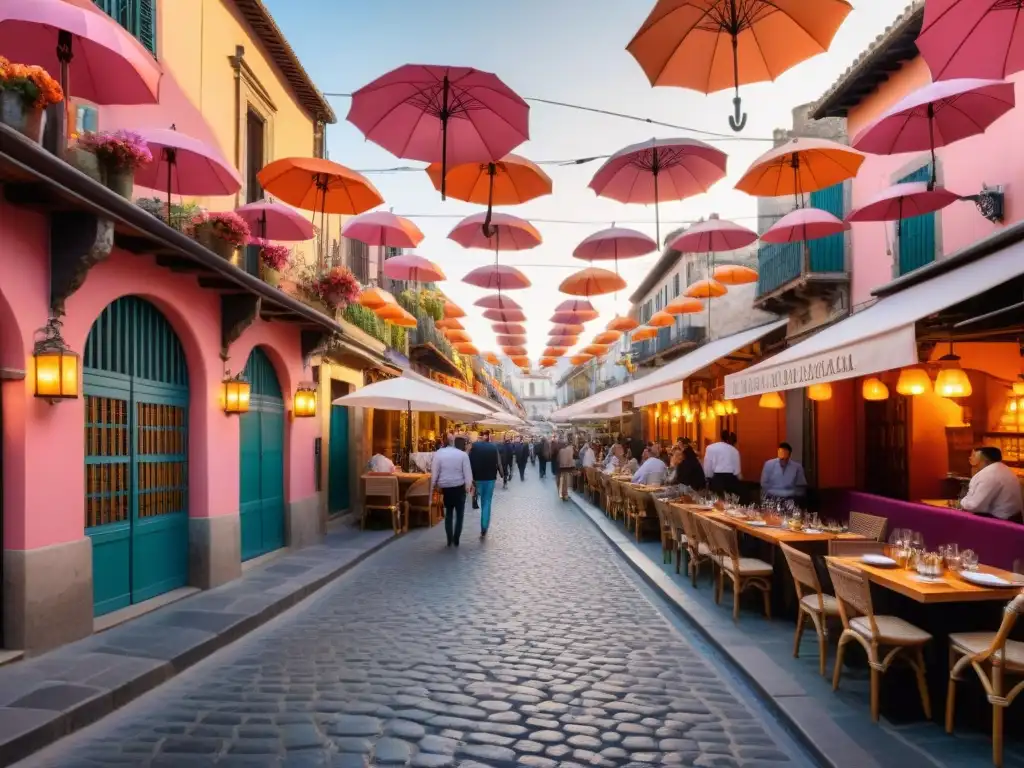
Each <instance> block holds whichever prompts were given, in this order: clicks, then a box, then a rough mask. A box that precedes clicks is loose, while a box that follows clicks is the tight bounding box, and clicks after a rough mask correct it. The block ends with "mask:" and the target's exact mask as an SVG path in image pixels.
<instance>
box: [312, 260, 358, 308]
mask: <svg viewBox="0 0 1024 768" xmlns="http://www.w3.org/2000/svg"><path fill="white" fill-rule="evenodd" d="M316 290H317V293H319V294H320V297H321V298H322V299H323V300H324V301H326V302H327V303H328V304H330V305H332V306H334V307H338V308H341V309H344V308H345V307H346V306H348V305H349V304H351V303H352V302H353V301H355V300H356V299H358V298H359V281H358V280H356V278H355V275H353V274H352V272H351V271H349V270H348V269H347V268H345V267H334V268H333V269H332V270H331V271H330V272H327V273H325V274H324V275H323V276H322V277H321V278H320V279H319V280H318V281H317V284H316Z"/></svg>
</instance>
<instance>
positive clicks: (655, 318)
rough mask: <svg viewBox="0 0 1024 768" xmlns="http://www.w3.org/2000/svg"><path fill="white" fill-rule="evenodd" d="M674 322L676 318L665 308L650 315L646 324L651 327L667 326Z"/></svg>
mask: <svg viewBox="0 0 1024 768" xmlns="http://www.w3.org/2000/svg"><path fill="white" fill-rule="evenodd" d="M675 322H676V319H675V318H674V317H672V315H670V314H669V313H668V312H666V311H665V310H661V311H660V312H655V313H654V314H653V315H651V319H650V320H648V321H647V324H648V325H649V326H651V327H652V328H668V327H669V326H671V325H673V324H675Z"/></svg>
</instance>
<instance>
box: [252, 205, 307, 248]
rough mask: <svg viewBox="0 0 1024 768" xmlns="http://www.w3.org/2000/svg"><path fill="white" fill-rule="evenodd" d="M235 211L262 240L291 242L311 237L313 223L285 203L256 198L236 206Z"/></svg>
mask: <svg viewBox="0 0 1024 768" xmlns="http://www.w3.org/2000/svg"><path fill="white" fill-rule="evenodd" d="M235 213H237V214H238V215H239V216H240V217H241V218H242V220H243V221H245V223H246V224H248V225H249V229H250V230H251V231H252V232H254V233H257V234H258V236H259V237H260V239H262V240H278V241H284V242H292V241H299V240H312V239H313V225H312V224H311V223H310V222H308V221H306V219H305V218H303V217H302V216H301V215H300V214H299V213H297V212H296V211H295V209H294V208H289V207H288V206H287V205H281V204H280V203H273V202H270V201H267V200H258V201H256V202H255V203H249V204H248V205H243V206H242V207H240V208H236V209H235Z"/></svg>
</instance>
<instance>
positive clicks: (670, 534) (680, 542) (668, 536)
mask: <svg viewBox="0 0 1024 768" xmlns="http://www.w3.org/2000/svg"><path fill="white" fill-rule="evenodd" d="M654 509H655V510H656V511H657V513H658V522H660V523H661V562H663V563H671V562H672V555H673V553H675V561H676V573H679V570H680V568H681V563H682V559H683V555H682V552H683V548H684V547H685V546H686V534H685V533H683V531H682V528H681V526H679V524H678V523H677V522H676V520H674V519H673V517H672V507H671V506H670V505H669V503H668V502H667V501H665V500H663V499H659V498H657V497H656V496H655V497H654Z"/></svg>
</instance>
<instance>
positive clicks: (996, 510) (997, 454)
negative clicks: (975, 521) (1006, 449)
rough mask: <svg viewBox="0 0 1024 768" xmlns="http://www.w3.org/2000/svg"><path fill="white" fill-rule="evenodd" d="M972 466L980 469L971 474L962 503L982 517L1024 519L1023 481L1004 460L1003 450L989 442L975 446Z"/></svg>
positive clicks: (1017, 520)
mask: <svg viewBox="0 0 1024 768" xmlns="http://www.w3.org/2000/svg"><path fill="white" fill-rule="evenodd" d="M971 466H973V467H979V469H978V471H977V472H975V473H974V477H972V478H971V482H970V485H969V486H968V488H967V495H966V496H964V497H963V499H961V500H960V507H961V508H962V509H966V510H967V511H968V512H973V513H974V514H976V515H978V516H979V517H995V518H998V519H999V520H1009V521H1011V522H1015V523H1020V522H1024V519H1022V512H1024V500H1022V498H1021V488H1020V481H1019V480H1018V479H1017V475H1015V474H1014V473H1013V470H1012V469H1010V468H1009V467H1008V466H1006V465H1005V464H1003V453H1002V451H1000V450H999V449H998V448H993V447H991V446H988V445H986V446H982V447H981V448H975V449H974V452H973V453H972V454H971Z"/></svg>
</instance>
